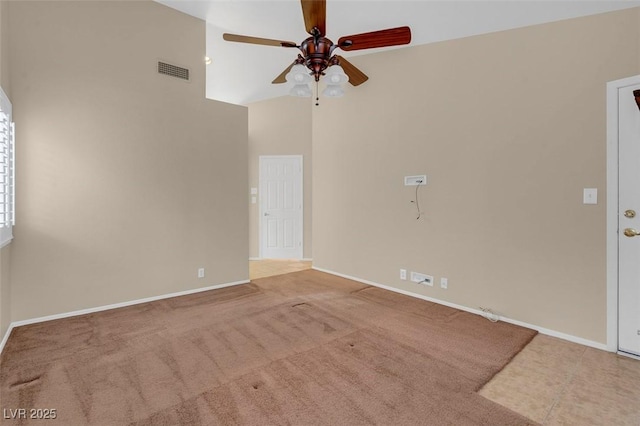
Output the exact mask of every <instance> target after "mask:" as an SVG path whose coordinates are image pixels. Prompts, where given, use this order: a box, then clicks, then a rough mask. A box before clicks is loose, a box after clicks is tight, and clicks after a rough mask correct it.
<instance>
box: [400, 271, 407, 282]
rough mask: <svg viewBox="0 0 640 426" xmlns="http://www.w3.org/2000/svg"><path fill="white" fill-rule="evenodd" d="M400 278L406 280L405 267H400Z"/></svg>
mask: <svg viewBox="0 0 640 426" xmlns="http://www.w3.org/2000/svg"><path fill="white" fill-rule="evenodd" d="M400 279H401V280H406V279H407V270H406V269H400Z"/></svg>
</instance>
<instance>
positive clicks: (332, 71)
mask: <svg viewBox="0 0 640 426" xmlns="http://www.w3.org/2000/svg"><path fill="white" fill-rule="evenodd" d="M323 80H324V81H326V82H327V84H342V83H346V82H347V81H349V76H348V75H346V74H345V73H344V70H343V69H342V67H341V66H340V65H332V66H330V67H329V68H328V69H327V72H326V73H325V76H324V79H323Z"/></svg>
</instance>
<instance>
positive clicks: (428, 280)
mask: <svg viewBox="0 0 640 426" xmlns="http://www.w3.org/2000/svg"><path fill="white" fill-rule="evenodd" d="M411 281H413V282H414V283H418V284H424V285H428V286H430V287H433V277H432V276H431V275H427V274H421V273H420V272H411Z"/></svg>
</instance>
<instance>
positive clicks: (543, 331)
mask: <svg viewBox="0 0 640 426" xmlns="http://www.w3.org/2000/svg"><path fill="white" fill-rule="evenodd" d="M312 269H315V270H316V271H320V272H325V273H327V274H331V275H336V276H338V277H342V278H347V279H349V280H353V281H358V282H361V283H363V284H367V285H371V286H374V287H379V288H383V289H385V290H389V291H393V292H396V293H400V294H404V295H406V296H411V297H416V298H418V299H422V300H427V301H429V302H433V303H438V304H440V305H445V306H448V307H450V308H455V309H459V310H461V311H465V312H470V313H472V314H476V315H480V316H483V315H484V312H482V311H481V310H480V309H473V308H469V307H467V306H462V305H457V304H455V303H451V302H447V301H446V300H440V299H436V298H433V297H429V296H424V295H422V294H418V293H413V292H411V291H407V290H402V289H399V288H395V287H391V286H388V285H384V284H379V283H375V282H373V281H369V280H364V279H362V278H358V277H353V276H350V275H345V274H341V273H339V272H335V271H331V270H328V269H324V268H318V267H315V266H313V267H312ZM500 321H504V322H508V323H509V324H514V325H519V326H521V327H526V328H530V329H532V330H536V331H538V332H539V333H541V334H545V335H547V336H551V337H557V338H559V339H562V340H567V341H569V342H573V343H578V344H580V345H584V346H589V347H592V348H596V349H601V350H603V351H608V352H611V351H610V350H609V349H608V347H607V345H606V344H604V343H599V342H594V341H592V340H587V339H583V338H582V337H577V336H573V335H571V334H566V333H561V332H559V331H555V330H550V329H548V328H544V327H540V326H537V325H535V324H529V323H526V322H523V321H518V320H514V319H511V318H506V317H503V316H500ZM614 352H615V351H614Z"/></svg>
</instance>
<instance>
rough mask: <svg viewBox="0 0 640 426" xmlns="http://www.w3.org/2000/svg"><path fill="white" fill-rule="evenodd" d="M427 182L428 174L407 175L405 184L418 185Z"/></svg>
mask: <svg viewBox="0 0 640 426" xmlns="http://www.w3.org/2000/svg"><path fill="white" fill-rule="evenodd" d="M426 184H427V175H415V176H405V177H404V186H418V185H426Z"/></svg>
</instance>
